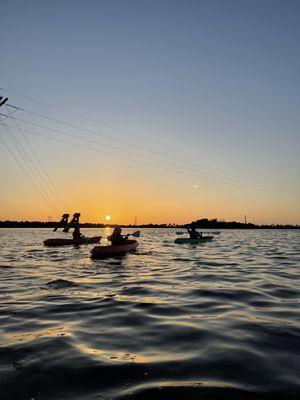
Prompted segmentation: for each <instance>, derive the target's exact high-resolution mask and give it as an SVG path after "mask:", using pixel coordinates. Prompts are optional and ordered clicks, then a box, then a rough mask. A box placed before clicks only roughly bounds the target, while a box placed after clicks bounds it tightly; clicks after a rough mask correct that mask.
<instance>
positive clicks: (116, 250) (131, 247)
mask: <svg viewBox="0 0 300 400" xmlns="http://www.w3.org/2000/svg"><path fill="white" fill-rule="evenodd" d="M137 247H138V242H137V241H136V240H128V241H127V243H126V244H123V245H119V246H112V245H110V246H95V247H93V249H92V251H91V253H92V257H95V258H97V257H98V258H102V257H114V256H122V255H124V254H126V253H128V252H133V251H135V250H136V248H137Z"/></svg>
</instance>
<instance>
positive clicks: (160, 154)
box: [0, 88, 294, 190]
mask: <svg viewBox="0 0 300 400" xmlns="http://www.w3.org/2000/svg"><path fill="white" fill-rule="evenodd" d="M0 90H2V91H4V92H7V93H13V92H11V91H8V90H6V89H3V88H0ZM14 94H15V93H14ZM15 95H16V96H18V97H20V98H24V99H27V100H30V101H32V102H35V103H40V104H42V105H45V106H47V107H49V108H52V109H55V110H58V111H63V112H65V113H68V114H71V115H74V116H77V117H80V118H82V119H86V120H89V121H94V122H97V123H99V124H102V125H104V126H107V127H109V128H111V129H116V130H119V131H123V132H125V133H132V132H129V131H127V130H124V129H121V128H116V127H113V126H112V125H109V124H106V123H103V122H99V121H97V120H92V119H90V118H88V117H84V116H82V115H78V114H77V113H74V112H72V111H69V110H65V109H63V108H61V107H57V106H53V105H50V104H48V103H45V102H41V101H37V100H34V99H32V98H30V97H28V96H20V95H17V94H15ZM7 106H8V107H13V108H17V109H18V110H20V111H23V112H27V113H30V114H32V115H35V116H37V117H39V118H44V119H48V120H50V121H52V122H55V123H59V124H63V125H66V126H69V127H72V128H74V129H79V130H80V131H83V130H84V131H85V132H88V133H90V134H93V135H97V136H101V137H103V138H106V139H107V140H111V141H115V142H118V143H122V144H124V145H126V146H130V147H134V148H136V149H139V150H142V151H145V152H148V153H151V154H155V155H159V156H161V157H164V158H168V159H171V160H175V161H176V162H177V163H178V162H180V163H183V164H185V165H186V164H188V165H191V166H194V167H197V168H201V169H202V170H203V169H204V170H206V171H212V172H210V173H214V174H215V173H217V174H219V175H223V176H226V175H227V174H226V173H224V172H223V171H220V170H218V169H214V170H211V169H208V168H205V167H203V166H201V167H200V166H199V164H196V163H193V162H190V161H188V160H182V159H180V158H179V157H172V156H169V155H165V154H162V153H160V152H157V151H153V150H149V149H145V148H144V147H142V146H138V145H135V144H130V143H127V142H125V141H123V140H120V139H119V138H115V137H111V136H108V135H105V134H103V133H100V132H96V131H92V130H90V129H86V128H81V127H79V126H76V125H74V124H70V123H68V122H66V121H60V120H57V119H56V118H53V117H49V116H47V115H44V114H41V113H37V112H34V111H32V110H28V109H25V108H22V107H17V106H14V105H11V104H7ZM230 168H231V169H235V168H233V167H230ZM230 175H231V176H232V177H234V178H236V179H242V180H245V178H244V177H243V176H241V175H240V174H238V175H236V174H232V173H230ZM246 179H247V181H248V182H250V183H251V182H252V183H253V184H255V185H257V182H256V179H255V180H253V179H251V178H250V179H249V178H246ZM258 184H263V185H268V186H269V187H271V186H272V187H273V188H274V189H283V190H294V189H293V188H290V187H287V186H282V185H281V186H279V185H277V184H273V183H270V182H268V183H266V182H263V181H261V183H258Z"/></svg>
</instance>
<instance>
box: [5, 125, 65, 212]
mask: <svg viewBox="0 0 300 400" xmlns="http://www.w3.org/2000/svg"><path fill="white" fill-rule="evenodd" d="M1 125H2V127H3V129H5V128H4V125H3V124H1ZM0 141H1V142H2V144H3V145H4V147H5V148H6V149H7V151H8V152H9V154H10V155H11V157H12V158H13V159H14V160H15V162H16V163H17V164H18V166H19V167H20V169H21V170H22V171H23V173H24V174H25V175H26V176H27V178H28V179H29V180H30V182H31V183H32V185H33V186H34V187H35V188H36V190H37V191H38V192H39V194H40V195H41V197H42V198H43V200H44V201H45V202H46V203H47V205H48V207H49V208H50V209H51V210H52V211H54V213H55V214H56V212H57V210H56V208H55V207H54V206H53V205H52V203H51V202H50V201H49V199H48V197H47V196H45V194H44V192H43V191H42V190H41V189H40V187H39V185H38V184H37V183H36V181H35V180H34V179H33V178H32V176H31V174H30V173H29V172H28V171H27V169H26V168H25V167H24V165H23V164H22V162H21V161H20V160H19V159H18V157H17V156H16V155H15V153H14V152H13V151H12V149H11V148H10V147H9V145H8V144H7V143H6V142H5V140H4V138H3V136H2V135H0Z"/></svg>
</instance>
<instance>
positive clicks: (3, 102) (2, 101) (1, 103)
mask: <svg viewBox="0 0 300 400" xmlns="http://www.w3.org/2000/svg"><path fill="white" fill-rule="evenodd" d="M2 99H3V96H0V107H1V106H3V105H4V104H5V103H6V102H7V100H8V97H5V99H3V100H2Z"/></svg>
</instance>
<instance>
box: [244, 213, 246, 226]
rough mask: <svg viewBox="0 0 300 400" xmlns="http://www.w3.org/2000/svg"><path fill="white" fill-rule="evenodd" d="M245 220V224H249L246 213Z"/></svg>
mask: <svg viewBox="0 0 300 400" xmlns="http://www.w3.org/2000/svg"><path fill="white" fill-rule="evenodd" d="M244 222H245V225H246V224H247V215H244Z"/></svg>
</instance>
